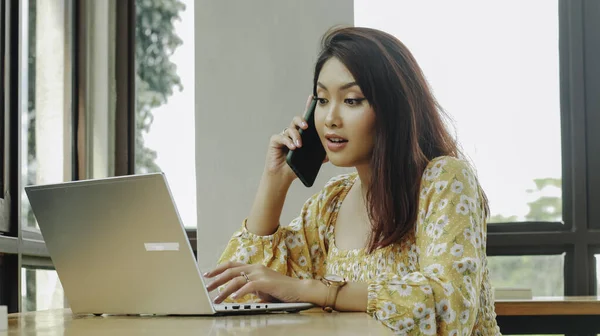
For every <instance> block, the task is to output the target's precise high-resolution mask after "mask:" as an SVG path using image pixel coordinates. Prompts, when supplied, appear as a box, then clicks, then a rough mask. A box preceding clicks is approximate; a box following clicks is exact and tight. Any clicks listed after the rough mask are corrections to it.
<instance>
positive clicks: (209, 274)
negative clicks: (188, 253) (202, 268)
mask: <svg viewBox="0 0 600 336" xmlns="http://www.w3.org/2000/svg"><path fill="white" fill-rule="evenodd" d="M245 265H247V264H242V263H240V262H235V261H228V262H225V263H222V264H219V265H217V267H215V269H213V270H212V271H208V272H206V273H204V274H203V275H204V276H205V277H207V278H212V277H214V276H217V275H219V274H221V273H223V272H224V271H225V270H227V269H230V268H234V267H240V266H245Z"/></svg>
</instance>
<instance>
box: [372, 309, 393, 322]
mask: <svg viewBox="0 0 600 336" xmlns="http://www.w3.org/2000/svg"><path fill="white" fill-rule="evenodd" d="M375 317H376V318H377V319H378V320H379V321H384V320H387V319H388V318H389V317H390V314H389V313H388V312H387V311H385V310H382V309H380V310H378V311H377V312H376V313H375Z"/></svg>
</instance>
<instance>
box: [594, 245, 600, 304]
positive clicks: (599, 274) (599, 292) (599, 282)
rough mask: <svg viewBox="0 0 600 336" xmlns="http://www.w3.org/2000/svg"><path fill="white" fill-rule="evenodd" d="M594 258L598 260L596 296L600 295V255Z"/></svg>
mask: <svg viewBox="0 0 600 336" xmlns="http://www.w3.org/2000/svg"><path fill="white" fill-rule="evenodd" d="M594 257H595V258H596V295H600V254H596V255H594Z"/></svg>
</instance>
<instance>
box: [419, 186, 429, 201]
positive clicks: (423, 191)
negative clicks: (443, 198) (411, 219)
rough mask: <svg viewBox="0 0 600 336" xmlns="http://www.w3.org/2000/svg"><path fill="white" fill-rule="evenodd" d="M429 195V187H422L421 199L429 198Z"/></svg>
mask: <svg viewBox="0 0 600 336" xmlns="http://www.w3.org/2000/svg"><path fill="white" fill-rule="evenodd" d="M428 193H429V189H428V188H427V187H421V196H420V197H421V199H425V198H427V194H428Z"/></svg>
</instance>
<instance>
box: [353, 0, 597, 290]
mask: <svg viewBox="0 0 600 336" xmlns="http://www.w3.org/2000/svg"><path fill="white" fill-rule="evenodd" d="M354 4H355V7H354V13H355V14H354V15H355V25H356V26H367V27H373V28H378V29H382V30H385V31H387V32H390V33H391V34H392V35H395V36H396V37H398V38H399V39H400V40H401V41H402V42H403V43H405V44H406V46H407V47H408V48H409V49H410V50H411V51H412V52H413V54H414V56H415V58H416V59H417V61H418V62H419V64H420V65H421V67H422V69H423V71H424V73H425V75H426V77H427V79H428V81H429V84H430V86H431V88H432V90H433V93H434V94H435V96H436V98H438V100H439V102H440V105H441V106H442V107H443V108H444V109H445V110H446V112H448V114H449V116H450V119H451V120H449V124H450V126H451V129H453V130H454V132H455V134H456V136H457V139H458V141H459V143H460V144H461V145H462V148H463V150H464V152H465V154H466V155H467V156H468V157H469V158H470V159H471V161H472V162H473V163H474V165H475V167H476V169H477V172H478V176H479V179H480V182H481V184H482V186H483V188H484V190H485V191H486V193H487V195H488V198H489V201H490V209H491V220H490V223H489V225H488V240H487V253H488V255H489V256H490V258H489V267H490V273H491V277H492V282H493V285H494V286H495V287H529V288H532V290H533V294H534V295H562V294H564V295H591V294H594V293H597V286H598V284H597V283H598V281H597V277H596V274H594V269H597V267H596V265H594V263H593V262H592V261H591V259H590V258H589V256H590V255H591V254H592V252H593V251H595V250H594V247H595V246H598V244H599V243H598V242H599V241H600V235H599V234H598V232H597V231H593V230H591V228H598V227H599V226H598V225H599V224H598V223H600V222H599V221H598V220H597V219H598V218H600V210H599V209H598V208H597V207H594V206H593V205H594V204H597V203H598V202H597V201H598V199H600V198H598V195H600V194H599V193H598V192H597V191H598V190H600V187H599V186H598V182H599V181H600V180H598V178H597V176H596V175H594V172H597V171H598V169H600V167H599V166H598V164H599V163H600V160H598V159H597V158H598V155H597V153H598V150H599V148H600V136H599V135H598V132H595V131H594V128H593V127H595V126H592V125H597V121H598V120H600V119H598V118H599V117H598V115H599V114H598V113H597V112H598V111H600V105H599V104H600V101H599V100H598V99H597V95H594V94H593V93H594V92H598V90H600V78H599V76H598V73H597V72H594V71H591V70H589V69H596V68H597V66H598V60H599V59H600V48H598V45H597V43H595V41H597V40H598V32H599V30H598V29H597V26H595V25H596V23H597V22H598V18H597V15H598V11H597V10H596V9H597V5H595V3H594V2H586V1H582V2H573V1H566V0H565V1H563V0H549V1H548V0H531V1H518V0H509V1H502V2H480V1H475V0H470V1H469V0H466V1H460V2H447V1H432V2H431V1H430V2H427V3H426V4H422V3H418V2H415V1H409V0H400V1H393V2H390V1H385V0H375V1H366V0H354ZM432 8H434V10H432ZM596 263H597V261H596ZM542 268H543V269H544V272H535V270H538V269H540V270H541V269H542ZM540 274H544V277H540Z"/></svg>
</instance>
